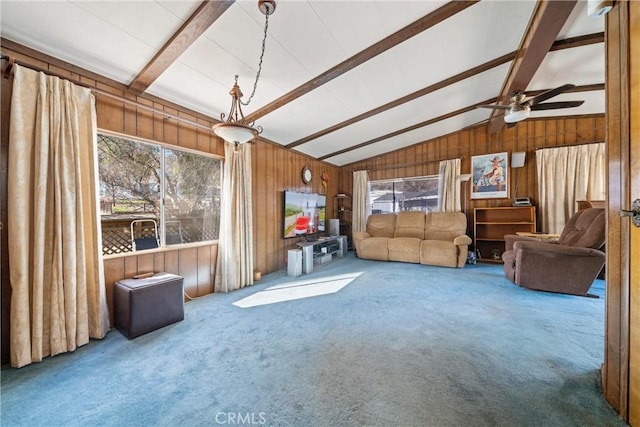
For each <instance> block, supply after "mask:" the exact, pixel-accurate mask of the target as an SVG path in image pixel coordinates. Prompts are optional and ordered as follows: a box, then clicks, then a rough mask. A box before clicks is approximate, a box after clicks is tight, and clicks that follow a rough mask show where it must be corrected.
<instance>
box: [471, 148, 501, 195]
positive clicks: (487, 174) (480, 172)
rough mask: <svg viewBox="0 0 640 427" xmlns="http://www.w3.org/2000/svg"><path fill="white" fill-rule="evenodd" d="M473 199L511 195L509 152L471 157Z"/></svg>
mask: <svg viewBox="0 0 640 427" xmlns="http://www.w3.org/2000/svg"><path fill="white" fill-rule="evenodd" d="M471 175H472V187H471V199H506V198H508V197H509V153H506V152H504V153H495V154H483V155H482V156H473V157H471Z"/></svg>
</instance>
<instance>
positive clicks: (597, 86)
mask: <svg viewBox="0 0 640 427" xmlns="http://www.w3.org/2000/svg"><path fill="white" fill-rule="evenodd" d="M547 90H548V89H543V90H535V91H531V92H527V95H530V96H536V95H539V94H541V93H542V92H546V91H547ZM596 90H604V83H596V84H591V85H583V86H576V87H574V88H572V89H569V90H568V91H566V92H565V93H576V92H591V91H596ZM496 101H497V98H491V99H487V100H485V101H482V102H477V103H475V104H472V105H469V106H467V107H463V108H460V109H458V110H456V111H452V112H450V113H447V114H443V115H441V116H438V117H434V118H432V119H429V120H425V121H423V122H420V123H416V124H414V125H411V126H408V127H406V128H403V129H399V130H396V131H394V132H391V133H388V134H386V135H382V136H379V137H376V138H373V139H370V140H368V141H365V142H361V143H360V144H356V145H352V146H350V147H348V148H343V149H342V150H338V151H334V152H333V153H329V154H325V155H324V156H321V157H318V160H326V159H328V158H331V157H335V156H337V155H340V154H344V153H348V152H349V151H353V150H357V149H358V148H362V147H366V146H368V145H371V144H375V143H376V142H380V141H383V140H385V139H388V138H392V137H394V136H398V135H401V134H403V133H406V132H410V131H412V130H416V129H419V128H421V127H424V126H428V125H432V124H434V123H437V122H440V121H442V120H446V119H449V118H451V117H454V116H457V115H459V114H463V113H466V112H469V111H472V110H475V109H476V108H478V106H479V105H485V104H493V103H494V102H496ZM498 114H500V116H499V117H502V112H499V113H498ZM485 121H489V119H486V120H482V121H480V122H478V123H474V125H473V126H475V125H478V124H480V123H482V122H485Z"/></svg>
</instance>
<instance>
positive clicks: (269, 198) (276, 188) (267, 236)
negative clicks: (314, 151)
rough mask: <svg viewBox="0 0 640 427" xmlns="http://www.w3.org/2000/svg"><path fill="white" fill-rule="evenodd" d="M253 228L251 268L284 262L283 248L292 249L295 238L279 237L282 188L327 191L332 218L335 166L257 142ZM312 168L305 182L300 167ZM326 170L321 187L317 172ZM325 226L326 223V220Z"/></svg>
mask: <svg viewBox="0 0 640 427" xmlns="http://www.w3.org/2000/svg"><path fill="white" fill-rule="evenodd" d="M251 154H252V162H253V171H252V172H253V212H254V216H253V222H254V224H253V228H254V231H255V236H254V251H255V253H256V257H255V269H256V270H257V271H260V272H262V273H263V274H264V273H268V272H272V271H276V270H280V269H282V268H284V267H285V266H286V258H287V251H288V250H289V249H295V248H296V243H297V242H299V241H300V239H299V238H293V239H283V237H282V234H283V217H282V216H283V194H284V193H283V192H284V190H291V191H300V192H303V193H321V194H326V195H327V218H336V216H335V213H334V210H333V209H334V200H333V196H335V195H336V194H337V192H338V191H337V190H338V178H339V175H338V171H339V169H338V167H337V166H333V165H329V164H327V163H324V162H320V161H318V160H314V159H311V158H308V157H304V156H302V155H300V154H298V153H296V152H294V151H291V150H285V149H283V148H281V147H278V146H274V145H271V144H265V143H262V142H259V143H258V144H256V145H254V149H253V150H252V153H251ZM304 166H306V167H308V168H310V169H311V170H312V171H313V179H312V180H311V183H310V184H309V185H305V184H304V183H303V182H302V177H301V171H302V168H303V167H304ZM324 171H326V172H327V174H328V175H329V183H328V185H327V187H326V188H324V187H323V185H322V181H321V179H320V175H321V174H322V172H324ZM326 225H327V227H328V226H329V224H328V223H327V224H326Z"/></svg>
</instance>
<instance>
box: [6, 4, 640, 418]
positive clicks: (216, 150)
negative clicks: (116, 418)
mask: <svg viewBox="0 0 640 427" xmlns="http://www.w3.org/2000/svg"><path fill="white" fill-rule="evenodd" d="M613 12H614V13H618V12H619V11H617V10H616V9H614V11H613ZM611 16H612V15H611ZM611 16H609V15H608V16H607V17H606V19H609V20H612V19H613V18H612V17H611ZM3 19H4V18H3ZM275 22H276V21H275V18H274V22H273V23H272V25H274V26H275ZM611 25H612V24H610V26H611ZM608 31H613V27H610V28H609V29H608ZM622 32H623V33H624V31H622ZM633 40H637V39H633ZM634 43H636V41H634ZM268 53H269V52H267V55H268ZM2 54H3V55H8V56H10V57H13V58H15V59H17V63H19V64H25V65H26V66H29V65H31V66H33V67H37V68H40V69H46V70H49V71H50V72H52V73H55V74H58V75H62V76H67V77H68V78H70V79H72V80H76V81H81V82H82V83H84V84H87V85H90V86H92V87H95V88H97V89H100V90H102V91H104V92H107V93H111V94H113V95H114V96H116V97H121V98H129V99H130V100H131V101H133V102H135V103H138V104H142V106H141V105H135V104H128V103H126V102H124V101H122V99H114V98H109V97H108V96H107V95H102V96H101V95H98V96H96V113H97V127H98V129H100V130H102V131H105V132H110V133H113V134H115V135H125V136H128V137H131V138H140V139H141V140H149V141H156V142H160V143H164V144H168V145H173V146H179V147H181V148H186V149H189V150H196V151H198V152H204V153H209V154H212V155H215V156H218V157H220V158H221V157H224V145H223V143H222V141H221V140H220V139H219V138H217V137H216V136H215V135H214V134H213V133H212V132H208V131H205V130H203V129H201V128H199V127H197V126H194V125H189V124H188V123H187V121H192V122H196V123H199V124H204V125H208V124H209V123H212V119H211V117H210V116H208V115H206V114H203V113H200V112H197V111H195V110H193V109H189V108H186V107H184V106H181V105H178V104H177V103H174V102H169V101H166V100H163V99H160V98H158V97H154V96H147V95H137V94H133V93H131V92H130V91H129V89H128V87H127V85H126V84H124V83H123V82H117V81H114V80H112V79H109V78H106V77H104V76H101V75H99V74H97V73H93V72H90V71H86V70H83V69H80V68H79V67H77V66H75V65H73V64H70V63H68V62H65V61H63V60H60V59H57V58H55V57H54V56H50V55H47V54H44V53H42V52H37V51H35V50H32V49H30V48H28V47H26V46H23V45H20V44H18V43H15V42H12V41H11V40H7V39H5V38H3V39H2ZM620 63H624V61H620ZM609 64H610V65H609V66H611V67H613V65H612V64H613V60H612V59H611V58H609ZM607 72H608V73H607V76H608V77H607V82H606V83H607V85H609V87H608V88H607V94H608V96H609V97H610V99H621V98H624V96H623V95H618V97H617V98H616V97H615V95H613V94H612V93H611V92H609V91H613V90H614V89H615V88H616V87H617V86H615V85H612V84H611V81H610V78H611V77H610V76H611V72H612V71H611V70H609V69H607ZM265 74H266V71H265ZM265 78H266V77H265ZM245 86H248V85H247V84H245ZM618 89H619V90H620V91H621V92H620V93H625V92H624V91H625V90H626V91H627V93H628V92H629V91H630V89H629V88H622V89H621V88H618ZM10 93H11V82H10V79H3V80H2V94H3V97H2V102H3V104H2V105H3V108H2V111H3V113H2V114H3V117H2V122H3V123H6V124H8V123H9V120H8V116H9V112H10V107H9V102H10ZM572 95H575V96H580V93H577V94H572ZM225 102H228V99H227V100H225ZM144 105H146V106H147V107H149V108H150V109H149V110H145V109H144V108H143V106H144ZM631 105H637V104H633V103H631ZM612 108H613V107H612V106H611V105H609V106H608V110H607V111H608V112H607V115H605V114H602V113H598V114H581V115H579V116H577V117H572V116H556V117H550V118H530V119H528V120H527V121H526V122H524V123H520V124H519V125H518V126H516V127H513V128H503V129H502V130H500V131H499V132H497V133H490V132H488V131H487V129H486V126H484V125H478V126H475V127H470V128H468V129H461V130H460V129H456V130H455V131H452V132H448V133H446V134H444V135H440V136H437V137H434V138H429V139H425V140H422V141H419V140H416V141H415V143H414V144H411V145H410V146H408V147H406V148H400V149H398V150H394V151H391V152H388V153H383V154H380V155H376V156H373V157H370V158H367V159H365V160H361V161H355V162H351V163H348V164H345V165H336V164H333V163H331V162H327V161H324V160H322V159H320V158H319V157H322V156H316V157H314V156H310V155H307V154H304V153H302V152H298V151H295V150H292V149H288V148H286V147H284V146H282V145H280V144H274V143H269V142H265V141H262V140H258V141H257V142H256V143H255V144H253V145H252V146H251V151H252V153H251V154H252V167H251V172H252V175H253V177H254V179H253V188H252V190H253V195H254V198H253V217H254V239H253V245H254V254H255V257H254V258H255V259H254V269H255V271H256V272H260V273H261V274H262V275H264V276H266V275H268V274H270V273H273V272H278V271H281V270H283V269H284V268H285V267H286V257H287V253H288V251H289V250H290V249H294V248H295V247H296V240H295V239H293V240H292V239H283V238H282V232H281V224H282V192H283V191H284V190H296V191H301V192H312V193H322V194H326V195H327V212H329V213H332V212H333V211H334V208H335V205H334V203H335V202H334V197H333V196H335V195H337V194H341V193H344V194H352V192H353V172H354V171H357V170H368V171H369V178H370V179H371V180H372V181H375V180H381V179H394V178H403V177H412V176H432V175H438V173H439V162H440V161H442V160H448V159H452V158H460V159H461V166H460V168H461V171H462V172H463V173H467V172H469V171H471V163H472V159H473V157H474V156H479V155H486V154H492V153H504V152H506V153H509V154H511V153H514V152H525V153H527V160H526V161H525V164H524V166H523V167H522V168H520V169H519V170H512V172H513V173H511V178H510V182H509V184H510V186H511V188H515V186H516V179H517V180H518V195H521V196H528V197H530V198H531V199H532V201H533V202H534V205H537V203H538V200H537V194H538V186H537V185H538V184H537V182H536V164H535V161H534V159H535V155H536V152H537V150H539V149H543V148H549V147H556V146H573V145H581V144H591V143H599V142H603V141H605V140H606V141H607V143H608V144H609V153H608V156H609V157H608V164H609V179H610V181H609V183H608V194H607V197H608V203H609V209H623V208H624V209H629V206H628V204H627V202H628V200H627V199H628V197H629V196H628V195H626V196H622V195H621V194H620V193H618V194H613V193H612V191H611V188H616V189H617V191H618V192H620V191H621V190H620V182H613V181H614V180H613V178H614V177H618V175H617V174H616V173H615V171H617V170H619V169H616V168H615V167H614V166H615V165H619V164H623V165H624V164H628V162H629V157H628V154H625V152H624V147H622V146H618V147H619V148H618V149H615V150H614V149H613V147H615V146H614V145H612V143H611V142H612V135H614V134H613V133H612V132H614V125H613V124H612V122H611V120H613V118H612V117H613V116H612V115H611V114H610V112H611V111H612ZM162 111H163V112H165V114H166V115H165V116H163V114H162V113H161V112H162ZM172 117H178V118H179V119H181V120H183V121H179V120H174V119H172ZM618 117H619V116H618ZM615 123H618V126H619V121H618V122H615ZM2 132H3V134H2V144H3V154H4V153H6V152H7V151H6V150H7V148H6V147H7V143H8V139H9V137H8V132H9V130H8V126H7V125H5V126H3V129H2ZM620 134H622V135H624V132H619V133H618V134H617V135H618V136H619V137H620ZM627 137H628V135H627ZM620 139H623V138H622V137H620ZM627 152H628V151H627ZM616 156H618V157H616ZM3 162H5V164H3V170H4V171H5V172H4V175H3V187H4V189H3V190H2V191H3V196H5V195H6V181H7V180H6V171H7V169H8V168H7V164H6V162H7V160H6V156H4V155H3ZM303 168H308V169H310V170H311V171H312V173H313V179H312V180H311V181H310V182H309V183H308V184H305V183H304V182H303V181H302V179H301V176H300V173H301V171H302V170H303ZM9 169H10V168H9ZM612 172H614V173H613V174H612ZM323 173H326V177H327V178H328V179H326V180H321V179H320V176H321V175H322V174H323ZM628 173H629V175H628V176H629V177H630V176H632V174H631V172H628ZM620 175H623V173H620ZM620 179H622V178H620ZM626 185H627V189H628V188H629V187H628V186H629V185H630V184H629V183H628V182H627V184H626ZM467 190H468V191H467V195H466V200H465V203H464V205H465V213H466V215H467V219H468V230H469V231H471V230H472V229H473V210H474V209H475V208H480V207H493V206H508V205H510V204H511V200H510V199H471V198H470V196H471V194H470V191H471V188H470V187H469V188H467ZM628 191H630V190H628ZM632 198H633V197H632ZM3 199H4V200H6V197H3ZM616 200H617V202H616ZM611 206H613V208H611ZM5 212H6V206H4V205H3V218H5V219H6V216H5ZM613 217H617V215H614V214H613V213H612V214H610V215H609V218H613ZM618 221H620V220H619V219H618ZM3 222H4V219H3ZM614 222H615V218H614V219H610V227H615V226H618V227H620V228H619V230H620V229H622V227H623V226H621V225H619V224H617V225H616V224H615V223H614ZM539 231H542V230H539ZM614 232H615V231H614V230H613V229H612V228H610V230H609V240H608V242H607V249H608V253H607V254H608V257H609V259H608V262H607V267H608V268H607V271H608V274H609V276H608V280H607V292H619V294H608V296H607V298H606V300H607V303H608V304H609V303H611V304H613V303H614V302H615V301H616V299H617V300H618V301H617V302H616V304H619V306H608V313H607V316H608V319H609V320H608V322H607V325H609V326H607V328H613V329H607V337H608V338H607V340H615V338H612V336H615V335H619V332H620V330H619V329H616V328H622V329H624V327H620V326H618V327H616V326H615V324H618V323H622V324H624V321H623V320H624V319H625V315H624V314H623V313H625V312H626V313H627V314H628V309H629V304H630V303H629V301H628V298H629V288H628V287H626V286H629V279H625V277H627V276H625V273H624V271H623V270H620V267H618V268H616V267H615V266H613V267H612V261H615V260H617V259H618V258H624V259H627V260H629V259H630V258H629V257H630V254H629V249H628V248H626V249H625V248H622V246H624V245H623V243H621V242H620V241H619V240H616V239H615V238H614V239H612V238H611V236H612V234H613V233H614ZM627 232H628V231H627ZM614 235H615V234H614ZM2 238H3V248H7V247H8V243H7V241H6V234H3V237H2ZM616 248H617V251H618V255H613V254H615V250H616ZM6 252H7V251H6V250H3V251H2V257H3V266H2V277H3V280H2V283H3V292H2V294H3V322H2V323H3V346H2V348H3V363H6V361H7V360H8V358H7V355H8V346H7V345H6V344H7V342H8V341H6V340H7V339H8V337H7V333H6V331H7V329H5V328H8V321H7V320H8V319H9V317H8V316H9V305H8V300H7V295H8V294H10V292H11V290H10V285H9V280H8V268H7V265H8V260H7V256H6ZM612 253H613V254H612ZM217 255H218V244H217V243H215V242H214V243H210V244H202V245H197V246H189V245H187V246H184V247H180V248H177V249H166V250H162V251H156V252H148V253H144V254H136V255H130V254H129V255H126V256H115V257H110V258H107V259H105V262H104V272H105V284H106V287H107V288H106V297H107V303H108V305H109V307H110V308H111V306H112V300H111V297H112V288H113V284H114V283H115V282H116V281H117V280H120V279H122V278H125V277H131V276H133V275H136V274H141V273H146V272H149V271H170V272H175V273H179V274H180V275H181V276H183V277H184V280H185V282H184V283H185V291H186V292H187V293H188V294H189V295H191V296H193V297H199V296H203V295H207V294H210V293H212V292H214V287H215V283H214V278H215V275H216V271H215V270H216V258H217ZM5 262H6V263H7V264H5ZM620 262H621V261H620ZM621 263H622V262H621ZM622 264H623V263H622ZM627 268H628V267H627ZM5 279H6V280H5ZM616 281H617V282H618V283H619V285H618V287H615V288H613V289H612V288H611V283H615V282H616ZM621 300H622V301H621ZM625 301H627V302H626V303H625ZM625 307H626V308H625ZM616 313H617V314H618V316H620V317H619V318H618V319H617V320H614V317H609V316H616ZM621 319H622V320H621ZM627 322H628V318H627ZM620 340H621V341H624V339H622V338H620ZM607 342H608V345H607V351H610V350H609V349H610V348H616V349H624V348H626V347H625V345H623V344H621V343H617V344H616V343H615V342H613V343H612V342H610V341H607ZM623 353H625V351H623V350H620V351H619V352H618V351H616V352H614V354H610V355H608V356H606V357H605V358H606V360H605V364H606V366H613V367H612V368H610V370H609V372H610V373H609V374H608V375H605V376H606V378H607V381H610V382H612V383H611V384H610V385H609V386H608V387H606V386H605V387H604V388H605V389H608V390H609V391H608V392H607V393H606V394H607V396H608V400H609V401H610V402H611V401H612V400H613V402H612V405H613V406H614V407H616V408H617V409H618V410H619V411H621V412H626V411H627V410H628V409H626V408H627V403H621V402H627V399H628V397H623V394H620V395H619V396H617V397H615V398H612V397H610V396H609V394H610V393H613V394H615V393H616V392H615V391H614V390H617V389H618V387H617V386H619V385H620V381H622V382H623V383H624V382H625V381H628V378H627V379H626V380H625V379H618V380H616V379H614V377H616V375H620V377H624V376H625V375H624V374H620V372H626V368H625V366H626V365H625V363H624V362H623V360H624V356H622V354H623ZM617 357H619V358H620V360H619V361H618V362H616V361H614V359H616V358H617ZM611 364H613V365H611ZM622 388H623V389H624V388H625V387H622ZM616 402H617V403H616Z"/></svg>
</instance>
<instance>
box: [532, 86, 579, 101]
mask: <svg viewBox="0 0 640 427" xmlns="http://www.w3.org/2000/svg"><path fill="white" fill-rule="evenodd" d="M574 87H576V85H573V84H571V83H567V84H566V85H562V86H558V87H557V88H555V89H549V90H548V91H546V92H542V93H541V94H540V95H537V96H534V97H533V98H531V99H529V100H528V101H527V102H528V103H529V105H530V106H532V107H533V106H534V105H537V104H539V103H541V102H543V101H546V100H547V99H550V98H553V97H554V96H556V95H560V94H561V93H562V92H566V91H568V90H569V89H573V88H574Z"/></svg>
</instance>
